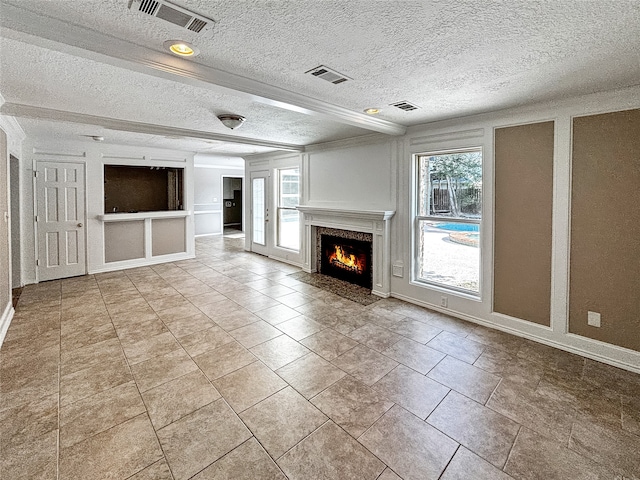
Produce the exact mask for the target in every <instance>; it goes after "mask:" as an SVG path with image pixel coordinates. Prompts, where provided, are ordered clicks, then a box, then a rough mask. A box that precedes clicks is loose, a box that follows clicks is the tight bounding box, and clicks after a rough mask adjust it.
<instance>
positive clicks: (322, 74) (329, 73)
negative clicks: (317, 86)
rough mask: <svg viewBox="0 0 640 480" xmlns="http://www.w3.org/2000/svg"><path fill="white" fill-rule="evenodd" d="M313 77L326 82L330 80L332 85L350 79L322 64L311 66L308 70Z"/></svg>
mask: <svg viewBox="0 0 640 480" xmlns="http://www.w3.org/2000/svg"><path fill="white" fill-rule="evenodd" d="M304 73H310V74H311V75H313V76H314V77H318V78H321V79H323V80H326V81H327V82H331V83H333V84H334V85H337V84H339V83H342V82H346V81H347V80H351V79H350V78H349V77H347V76H345V75H342V74H341V73H338V72H336V71H335V70H331V69H330V68H329V67H325V66H324V65H320V66H319V67H316V68H312V69H311V70H309V71H308V72H304Z"/></svg>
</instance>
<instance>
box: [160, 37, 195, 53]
mask: <svg viewBox="0 0 640 480" xmlns="http://www.w3.org/2000/svg"><path fill="white" fill-rule="evenodd" d="M164 48H166V49H167V50H169V51H170V52H171V53H173V54H174V55H178V56H180V57H195V56H196V55H198V54H199V53H200V50H198V49H197V48H196V47H194V46H193V45H191V44H190V43H187V42H185V41H183V40H167V41H166V42H164Z"/></svg>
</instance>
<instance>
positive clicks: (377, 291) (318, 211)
mask: <svg viewBox="0 0 640 480" xmlns="http://www.w3.org/2000/svg"><path fill="white" fill-rule="evenodd" d="M298 210H299V211H300V212H302V214H303V215H304V234H303V235H304V236H303V265H302V269H303V270H304V271H305V272H308V273H311V272H316V271H317V262H318V242H319V235H317V234H316V230H317V228H318V227H325V228H336V229H340V230H347V231H351V232H361V233H370V234H371V235H372V237H373V238H372V244H373V245H372V249H373V251H372V258H371V263H372V270H373V286H372V290H371V293H373V294H374V295H378V296H380V297H384V298H386V297H388V296H389V295H390V293H391V258H390V257H391V218H392V217H393V215H394V214H395V211H393V210H347V209H339V208H327V207H312V206H299V207H298Z"/></svg>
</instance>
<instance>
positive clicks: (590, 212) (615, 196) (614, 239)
mask: <svg viewBox="0 0 640 480" xmlns="http://www.w3.org/2000/svg"><path fill="white" fill-rule="evenodd" d="M588 311H593V312H598V313H600V315H601V327H600V328H597V327H592V326H589V325H588V324H587V312H588ZM569 331H570V332H571V333H575V334H578V335H582V336H585V337H590V338H593V339H596V340H601V341H603V342H607V343H612V344H614V345H619V346H621V347H626V348H630V349H633V350H640V110H629V111H624V112H615V113H607V114H603V115H591V116H587V117H580V118H575V119H574V121H573V160H572V194H571V251H570V288H569Z"/></svg>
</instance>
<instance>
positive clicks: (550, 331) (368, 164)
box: [251, 87, 640, 372]
mask: <svg viewBox="0 0 640 480" xmlns="http://www.w3.org/2000/svg"><path fill="white" fill-rule="evenodd" d="M639 107H640V87H633V88H627V89H623V90H618V91H612V92H603V93H597V94H592V95H587V96H582V97H578V98H571V99H566V100H563V101H558V102H552V103H546V104H540V105H535V106H530V107H526V108H524V107H523V108H518V109H511V110H505V111H500V112H494V113H490V114H484V115H478V116H473V117H466V118H459V119H454V120H448V121H442V122H436V123H432V124H428V125H422V126H416V127H412V128H410V129H409V130H408V133H407V134H406V135H405V136H404V137H384V136H372V137H371V138H370V139H366V138H365V139H351V140H350V141H345V142H335V143H333V144H326V145H318V146H311V147H308V148H307V150H306V152H305V153H303V154H301V155H300V157H301V159H302V163H303V182H304V186H305V188H304V195H303V204H306V205H310V206H326V207H332V208H345V209H363V210H366V209H385V210H396V214H395V216H394V218H393V221H392V249H391V259H392V265H393V266H395V267H396V268H395V272H396V274H398V272H402V273H401V274H399V275H398V276H394V277H392V282H391V294H392V296H394V297H397V298H401V299H404V300H407V301H409V302H413V303H416V304H419V305H423V306H426V307H429V308H432V309H435V310H440V311H443V312H445V313H449V314H451V315H454V316H457V317H460V318H465V319H467V320H470V321H472V322H476V323H480V324H484V325H488V326H493V327H495V328H498V329H501V330H504V331H508V332H510V333H513V334H516V335H520V336H525V337H527V338H530V339H533V340H536V341H539V342H542V343H546V344H549V345H552V346H555V347H558V348H562V349H564V350H568V351H572V352H574V353H578V354H581V355H584V356H587V357H590V358H594V359H596V360H599V361H604V362H606V363H610V364H613V365H617V366H620V367H622V368H626V369H629V370H633V371H638V372H640V352H636V351H632V350H629V349H624V348H620V347H617V346H614V345H610V344H605V343H602V342H598V341H595V340H591V339H588V338H585V337H580V336H578V335H574V334H569V333H567V332H568V307H567V305H568V302H567V298H568V281H569V278H568V268H569V208H570V198H571V195H570V187H571V185H570V166H571V123H572V118H573V117H574V116H580V115H589V114H597V113H604V112H610V111H617V110H625V109H630V108H639ZM548 120H553V121H555V130H556V132H555V155H554V205H553V251H552V276H553V278H552V299H551V327H546V326H541V325H538V324H534V323H531V322H527V321H524V320H520V319H517V318H511V317H507V316H505V315H501V314H498V313H494V312H493V309H492V298H493V291H492V285H493V268H492V266H493V256H492V252H493V202H492V198H493V135H494V133H493V132H494V129H495V128H497V127H504V126H509V125H518V124H525V123H534V122H541V121H548ZM477 146H480V147H482V148H483V152H484V155H483V163H484V165H483V195H484V201H483V221H482V228H481V235H482V237H481V242H482V258H481V282H482V283H481V296H480V298H471V297H470V296H466V295H463V294H459V293H455V292H451V291H449V290H445V289H442V288H438V287H436V286H424V285H418V284H416V283H413V282H412V279H411V258H412V255H413V251H412V235H413V233H412V232H413V225H412V224H413V217H412V209H413V201H414V199H413V190H414V187H413V174H414V168H413V164H414V163H413V162H414V155H416V154H419V153H425V152H434V151H439V150H447V149H459V148H464V147H477ZM262 162H263V166H266V167H267V168H269V167H270V166H271V164H270V163H269V162H267V160H266V159H263V160H262ZM251 168H253V169H257V168H260V162H259V161H258V158H256V159H253V164H252V167H251ZM263 168H264V167H263ZM398 267H399V268H398ZM443 296H444V297H446V299H447V303H448V307H447V308H442V307H440V305H441V299H442V297H443ZM638 334H639V335H640V332H638Z"/></svg>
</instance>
